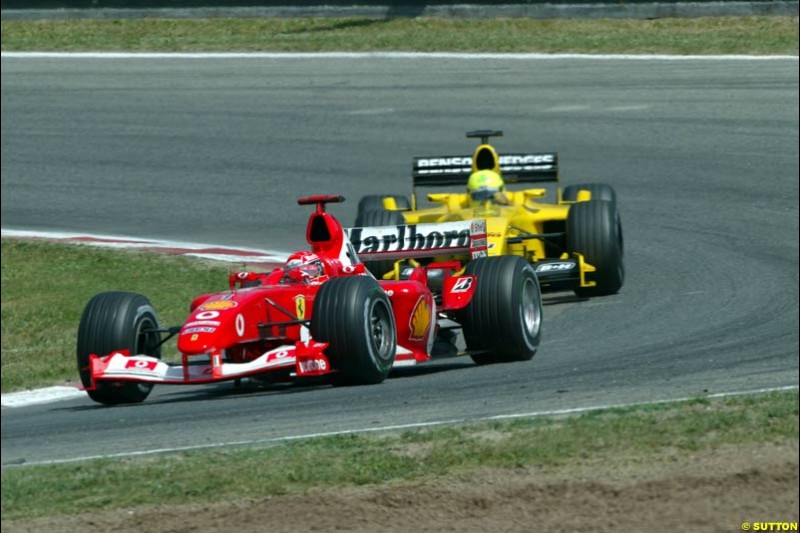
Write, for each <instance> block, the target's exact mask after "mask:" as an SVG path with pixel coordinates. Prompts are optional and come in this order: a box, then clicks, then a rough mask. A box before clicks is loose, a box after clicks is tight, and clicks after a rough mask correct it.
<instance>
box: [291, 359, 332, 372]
mask: <svg viewBox="0 0 800 533" xmlns="http://www.w3.org/2000/svg"><path fill="white" fill-rule="evenodd" d="M298 364H299V366H300V373H301V374H310V373H316V372H326V371H327V370H328V362H327V361H326V360H325V359H303V360H301V361H299V362H298Z"/></svg>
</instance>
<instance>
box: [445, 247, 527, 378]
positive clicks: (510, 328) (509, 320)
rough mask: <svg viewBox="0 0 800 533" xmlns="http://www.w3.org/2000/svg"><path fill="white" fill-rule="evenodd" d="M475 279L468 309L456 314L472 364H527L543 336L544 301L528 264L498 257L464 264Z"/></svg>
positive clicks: (466, 270) (513, 258)
mask: <svg viewBox="0 0 800 533" xmlns="http://www.w3.org/2000/svg"><path fill="white" fill-rule="evenodd" d="M465 273H466V274H475V275H476V276H477V287H476V288H475V294H474V295H473V297H472V300H471V301H470V303H469V305H468V306H467V307H466V308H465V309H464V310H462V311H461V312H459V313H458V314H457V319H458V321H459V322H460V323H461V326H462V330H463V332H464V340H465V341H466V344H467V350H468V351H469V352H470V356H471V357H472V360H473V361H475V362H476V363H478V364H488V363H499V362H511V361H527V360H529V359H531V358H532V357H533V356H534V355H535V354H536V350H537V348H538V346H539V342H540V340H541V335H542V296H541V291H540V288H539V281H538V279H537V278H536V273H535V272H534V270H533V267H532V266H531V264H530V263H528V262H527V261H525V260H524V259H523V258H521V257H516V256H500V257H486V258H481V259H476V260H475V261H471V262H470V263H467V266H466V269H465Z"/></svg>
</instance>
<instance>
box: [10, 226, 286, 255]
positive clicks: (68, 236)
mask: <svg viewBox="0 0 800 533" xmlns="http://www.w3.org/2000/svg"><path fill="white" fill-rule="evenodd" d="M0 236H2V237H12V238H19V239H45V240H54V241H63V242H64V243H66V244H85V245H90V246H98V247H103V248H131V249H137V248H148V249H152V250H155V251H158V250H159V249H162V250H182V251H181V253H180V254H179V255H190V256H194V257H200V258H204V259H214V260H217V261H227V262H249V263H257V262H283V261H286V259H287V258H288V254H287V253H286V252H281V251H276V250H262V249H259V248H248V247H245V246H236V247H231V246H223V245H219V244H201V243H196V242H180V241H159V240H154V239H143V238H139V237H128V236H120V235H97V234H93V233H69V232H60V231H27V230H11V229H2V230H0ZM80 239H91V240H90V241H82V240H80ZM193 250H197V252H193ZM209 250H213V252H210V251H209Z"/></svg>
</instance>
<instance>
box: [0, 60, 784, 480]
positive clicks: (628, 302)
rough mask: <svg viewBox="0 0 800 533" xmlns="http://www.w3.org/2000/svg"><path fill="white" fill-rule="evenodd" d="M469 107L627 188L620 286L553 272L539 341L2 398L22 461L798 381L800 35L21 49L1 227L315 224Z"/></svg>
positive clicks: (270, 235)
mask: <svg viewBox="0 0 800 533" xmlns="http://www.w3.org/2000/svg"><path fill="white" fill-rule="evenodd" d="M472 129H502V130H504V132H505V136H504V137H502V138H501V139H497V142H496V145H497V146H498V148H499V149H500V150H504V151H550V150H555V151H558V152H559V154H560V161H561V175H562V179H563V183H565V184H570V183H581V182H592V181H600V182H606V183H609V184H611V185H612V186H614V188H615V189H616V190H617V193H618V197H619V209H620V211H621V215H622V223H623V228H624V235H625V251H626V265H627V280H626V284H625V286H624V287H623V289H622V291H621V292H620V293H619V294H617V295H614V296H609V297H603V298H596V299H592V300H586V301H579V300H577V299H576V298H574V297H572V296H571V295H570V294H569V293H555V294H549V295H546V296H545V298H544V302H545V307H544V312H545V317H544V320H545V321H544V330H543V331H544V333H543V335H544V336H543V342H542V345H541V347H540V349H539V353H538V354H537V355H536V357H535V358H534V359H533V360H532V361H529V362H523V363H513V364H503V365H494V366H483V367H477V366H475V365H473V364H472V363H471V362H470V361H469V360H468V359H465V358H457V359H448V360H443V361H441V362H437V363H434V364H430V365H425V366H420V367H416V368H408V369H402V372H401V371H397V372H396V373H395V374H393V376H392V377H390V379H388V380H387V381H385V382H384V383H383V384H381V385H376V386H365V387H352V388H332V387H327V386H305V387H299V386H292V387H274V388H267V389H257V388H248V387H244V388H243V389H235V388H234V387H233V386H232V385H230V384H222V385H214V386H205V387H179V386H161V387H156V388H155V389H154V392H153V394H152V395H151V396H150V398H149V399H148V400H147V401H145V402H144V403H143V404H139V405H131V406H123V407H116V408H105V407H102V406H99V405H96V404H94V403H92V402H91V401H90V400H89V399H88V398H81V399H75V400H70V401H64V402H58V403H50V404H45V405H38V406H29V407H21V408H15V409H4V410H3V411H2V458H3V465H4V466H8V465H18V464H36V463H41V462H47V461H60V460H69V459H74V458H76V457H86V456H94V455H105V454H127V453H137V452H143V451H152V450H157V449H172V448H181V447H192V446H205V445H208V446H213V445H217V444H223V443H229V442H250V441H265V440H269V439H279V438H282V437H292V436H296V435H306V434H317V433H325V432H336V431H346V430H355V429H371V428H381V427H386V426H399V425H405V424H419V423H433V422H438V421H443V420H458V419H469V420H472V419H479V418H483V417H489V416H496V415H513V414H517V413H531V412H542V411H549V410H559V409H573V408H583V407H589V406H598V405H612V404H623V403H632V402H646V401H657V400H665V399H671V398H680V397H687V396H696V395H705V394H716V393H725V392H732V391H745V390H754V389H761V388H770V387H781V386H791V385H797V383H798V148H797V147H798V68H797V59H796V58H795V59H774V60H744V59H740V60H732V59H692V60H673V61H670V60H627V59H585V58H584V59H575V58H561V59H552V58H551V59H524V60H523V59H500V58H493V59H455V58H449V59H448V58H405V59H400V58H381V57H374V58H364V57H355V58H335V57H321V58H304V59H299V58H272V59H270V58H239V59H236V58H207V59H200V58H169V59H165V58H137V59H125V58H102V59H97V58H95V59H78V58H71V59H70V58H18V57H8V56H5V55H4V57H3V59H2V227H3V228H7V229H34V230H59V231H70V232H91V233H100V234H119V235H133V236H139V237H149V238H160V239H169V240H176V241H193V242H194V241H196V242H203V243H217V244H225V245H231V246H237V245H238V246H251V247H257V248H266V249H273V250H288V249H293V248H299V247H303V246H304V244H305V243H304V229H305V223H306V220H307V216H308V212H309V209H308V208H303V207H298V206H297V205H296V203H295V200H296V198H297V197H299V196H301V195H307V194H322V193H331V194H343V195H344V196H345V197H347V199H348V202H347V203H345V204H342V205H335V206H331V211H332V212H334V213H335V214H336V215H337V216H339V217H340V218H341V219H342V220H343V221H344V222H345V223H346V224H349V223H351V222H352V221H353V219H354V216H355V208H356V205H357V200H358V198H360V196H361V195H364V194H373V193H408V192H409V189H410V178H409V173H410V168H411V158H412V157H413V156H422V155H457V154H465V153H470V152H471V151H472V149H473V147H474V140H472V139H469V140H468V139H465V138H464V132H465V131H467V130H472ZM77 322H78V317H76V328H77Z"/></svg>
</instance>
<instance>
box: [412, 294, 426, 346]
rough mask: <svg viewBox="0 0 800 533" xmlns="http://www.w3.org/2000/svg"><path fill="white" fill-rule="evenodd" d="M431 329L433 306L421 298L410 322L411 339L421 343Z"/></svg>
mask: <svg viewBox="0 0 800 533" xmlns="http://www.w3.org/2000/svg"><path fill="white" fill-rule="evenodd" d="M430 327H431V306H430V304H428V300H427V298H425V296H421V297H420V299H419V300H418V301H417V305H415V306H414V310H413V311H411V319H410V320H409V321H408V328H409V332H410V333H409V336H408V337H409V339H411V340H412V341H421V340H423V339H425V336H426V334H427V333H428V329H430Z"/></svg>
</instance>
